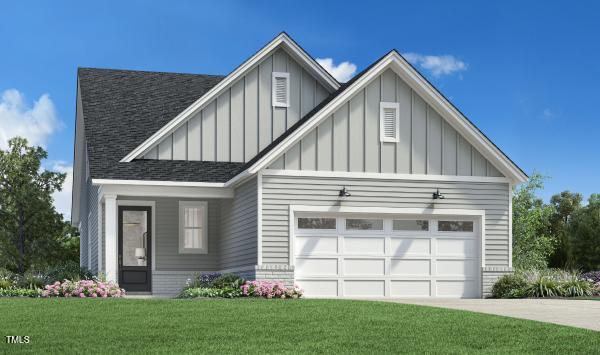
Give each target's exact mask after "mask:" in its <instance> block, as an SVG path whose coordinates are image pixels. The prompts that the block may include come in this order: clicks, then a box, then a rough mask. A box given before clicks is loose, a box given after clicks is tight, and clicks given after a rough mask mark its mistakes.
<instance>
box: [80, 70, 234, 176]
mask: <svg viewBox="0 0 600 355" xmlns="http://www.w3.org/2000/svg"><path fill="white" fill-rule="evenodd" d="M78 78H79V87H80V94H81V101H82V108H83V117H84V125H85V135H86V139H87V145H88V146H87V151H88V161H89V165H90V175H91V177H92V178H94V179H123V180H165V181H167V180H168V181H194V182H195V181H206V182H224V181H227V180H229V179H230V178H231V177H233V176H235V172H236V171H238V170H239V168H240V167H241V166H242V165H243V163H228V162H192V161H190V162H187V161H166V160H160V161H157V160H136V161H133V162H130V163H120V162H119V160H121V158H123V157H124V156H125V155H127V153H129V152H130V151H131V150H133V149H135V147H137V146H138V145H139V144H141V143H142V142H143V141H145V140H146V139H147V138H148V137H150V136H151V135H152V134H154V133H155V132H156V131H157V130H159V129H160V128H161V127H162V126H164V125H165V124H166V123H167V122H169V121H170V120H171V119H172V118H173V117H175V116H176V115H177V114H179V113H180V112H181V111H183V110H184V109H186V108H187V107H188V106H189V105H191V104H192V103H193V102H194V101H196V100H198V99H199V98H200V97H201V96H202V95H204V94H205V93H206V92H207V91H208V90H210V89H211V88H212V87H213V86H215V85H216V84H217V83H218V82H219V81H221V80H222V79H223V76H219V75H201V74H177V73H161V72H145V71H132V70H113V69H92V68H80V69H79V70H78Z"/></svg>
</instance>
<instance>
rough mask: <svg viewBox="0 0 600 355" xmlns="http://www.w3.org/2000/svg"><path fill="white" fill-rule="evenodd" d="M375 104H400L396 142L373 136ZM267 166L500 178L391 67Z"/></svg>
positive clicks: (376, 120)
mask: <svg viewBox="0 0 600 355" xmlns="http://www.w3.org/2000/svg"><path fill="white" fill-rule="evenodd" d="M380 102H397V103H398V104H399V106H400V112H399V116H400V122H399V126H400V137H399V138H400V139H399V142H398V143H394V142H380V140H379V104H380ZM270 168H271V169H286V170H316V171H350V172H369V173H398V174H431V175H461V176H495V177H499V176H502V174H501V173H500V172H499V171H498V170H497V169H496V168H495V167H494V166H493V165H492V164H491V163H490V162H488V161H487V160H486V159H485V158H484V157H483V156H482V155H481V154H480V153H479V152H478V151H477V150H476V149H475V148H473V147H472V146H471V144H469V143H468V142H467V141H466V140H465V139H464V138H463V137H462V136H461V135H460V134H458V133H457V131H456V130H455V129H454V128H452V127H451V126H450V125H449V124H448V123H447V122H446V121H445V120H444V119H443V118H442V117H441V116H440V115H439V114H438V113H437V112H436V111H435V110H434V109H433V108H432V107H431V106H429V105H428V104H427V103H426V102H425V101H424V100H423V99H422V98H421V97H420V96H419V95H418V94H417V93H415V92H414V91H413V90H412V89H411V88H410V87H409V86H408V85H407V84H406V83H405V82H404V81H403V80H402V79H401V78H400V77H399V76H398V75H396V73H394V72H393V71H392V70H391V69H388V70H387V71H385V72H384V73H383V74H381V75H380V76H379V77H377V78H375V79H373V80H372V81H371V82H370V83H369V84H368V85H367V86H366V87H365V88H364V89H363V90H360V91H359V92H358V93H357V94H356V95H354V96H353V97H352V98H351V99H350V100H349V101H347V102H345V103H344V104H343V105H342V106H340V108H339V109H338V110H337V111H336V112H334V113H333V114H332V115H331V116H330V117H328V118H326V119H325V120H324V121H322V122H321V123H320V124H319V125H318V126H317V127H316V128H315V129H313V130H312V131H311V132H310V133H308V134H307V135H306V136H305V137H303V138H302V139H301V141H300V142H298V143H296V144H295V145H294V146H292V148H290V149H289V150H288V151H287V152H286V153H285V154H283V155H282V156H281V157H279V158H278V159H277V160H276V161H275V163H273V164H272V165H271V166H270Z"/></svg>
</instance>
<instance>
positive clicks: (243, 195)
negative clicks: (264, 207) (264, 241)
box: [220, 178, 258, 269]
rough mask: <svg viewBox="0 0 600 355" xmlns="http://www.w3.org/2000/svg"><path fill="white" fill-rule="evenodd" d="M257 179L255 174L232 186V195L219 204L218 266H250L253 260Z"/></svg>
mask: <svg viewBox="0 0 600 355" xmlns="http://www.w3.org/2000/svg"><path fill="white" fill-rule="evenodd" d="M256 184H257V182H256V178H253V179H251V180H250V181H248V182H246V183H244V184H242V185H241V186H239V187H237V188H236V189H235V193H234V194H235V197H234V198H233V199H231V200H223V201H222V207H221V231H222V233H221V243H220V254H221V259H220V260H221V262H220V268H221V269H231V268H237V267H242V266H253V265H256V263H257V258H258V257H257V240H258V238H257V230H258V229H257V228H258V223H257V215H258V213H257V185H256Z"/></svg>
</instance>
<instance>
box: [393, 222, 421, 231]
mask: <svg viewBox="0 0 600 355" xmlns="http://www.w3.org/2000/svg"><path fill="white" fill-rule="evenodd" d="M392 229H393V230H394V231H402V232H427V231H429V221H428V220H418V219H395V220H394V222H393V225H392Z"/></svg>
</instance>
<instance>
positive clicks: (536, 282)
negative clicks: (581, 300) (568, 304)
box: [492, 269, 600, 298]
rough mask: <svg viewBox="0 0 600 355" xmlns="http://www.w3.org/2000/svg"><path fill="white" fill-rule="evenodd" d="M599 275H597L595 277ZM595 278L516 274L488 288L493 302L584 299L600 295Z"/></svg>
mask: <svg viewBox="0 0 600 355" xmlns="http://www.w3.org/2000/svg"><path fill="white" fill-rule="evenodd" d="M599 274H600V273H599ZM595 276H598V277H600V275H598V274H594V273H591V274H589V275H588V274H583V275H580V274H578V273H575V272H570V271H565V270H559V269H548V270H517V271H515V272H514V273H513V274H508V275H504V276H502V277H501V278H500V279H498V281H496V283H495V284H494V286H493V287H492V296H493V297H495V298H524V297H585V296H598V295H600V282H596V281H595V279H594V277H595Z"/></svg>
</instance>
